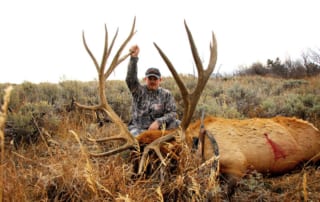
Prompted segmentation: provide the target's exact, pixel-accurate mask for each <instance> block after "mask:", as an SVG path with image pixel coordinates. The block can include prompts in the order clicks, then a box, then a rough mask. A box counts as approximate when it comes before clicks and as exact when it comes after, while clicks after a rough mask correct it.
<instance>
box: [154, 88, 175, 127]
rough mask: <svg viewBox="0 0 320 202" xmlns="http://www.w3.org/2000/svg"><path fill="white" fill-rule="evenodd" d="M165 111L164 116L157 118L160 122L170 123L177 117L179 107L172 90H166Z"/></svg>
mask: <svg viewBox="0 0 320 202" xmlns="http://www.w3.org/2000/svg"><path fill="white" fill-rule="evenodd" d="M164 107H165V113H164V115H163V116H162V117H159V118H157V121H158V122H159V123H160V124H163V123H165V124H169V123H171V122H173V121H175V120H176V118H177V107H176V102H175V100H174V97H173V96H172V94H171V92H169V91H166V92H165V106H164Z"/></svg>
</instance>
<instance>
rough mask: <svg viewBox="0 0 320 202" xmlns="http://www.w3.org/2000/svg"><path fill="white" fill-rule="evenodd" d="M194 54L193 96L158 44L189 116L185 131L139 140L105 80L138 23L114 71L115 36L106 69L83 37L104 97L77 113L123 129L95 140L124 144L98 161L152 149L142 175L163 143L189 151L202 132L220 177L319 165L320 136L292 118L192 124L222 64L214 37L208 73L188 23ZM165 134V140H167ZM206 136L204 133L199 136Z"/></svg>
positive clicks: (154, 133)
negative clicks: (109, 96)
mask: <svg viewBox="0 0 320 202" xmlns="http://www.w3.org/2000/svg"><path fill="white" fill-rule="evenodd" d="M185 28H186V31H187V35H188V39H189V43H190V47H191V52H192V55H193V58H194V61H195V65H196V68H197V72H198V75H197V78H198V81H197V85H196V86H195V88H194V89H193V90H192V91H191V92H190V90H189V89H187V88H186V86H185V85H184V83H183V81H182V79H181V78H180V76H179V74H178V73H177V72H176V70H175V68H174V66H173V65H172V63H171V62H170V60H169V59H168V57H167V56H166V55H165V54H164V52H163V51H162V50H161V49H160V48H159V47H158V46H157V44H154V45H155V47H156V49H157V50H158V52H159V54H160V56H161V57H162V59H163V60H164V62H165V63H166V65H167V66H168V68H169V70H170V71H171V73H172V75H173V77H174V79H175V80H176V83H177V85H178V87H179V89H180V91H181V94H182V98H183V103H184V111H183V117H182V121H181V124H180V127H179V128H178V129H176V130H174V131H165V132H163V131H157V130H155V131H146V132H144V133H142V134H140V135H139V136H137V137H136V138H134V137H133V136H132V135H131V134H130V133H129V131H128V129H127V128H126V126H125V124H124V123H123V122H122V121H121V119H120V117H119V116H118V115H117V114H116V113H115V112H114V111H113V110H112V108H111V107H110V106H109V104H108V103H107V100H106V96H105V87H104V86H105V80H106V79H107V78H108V76H109V75H110V74H111V72H112V71H113V70H114V69H115V68H116V66H118V64H120V63H121V62H122V61H124V59H125V58H127V57H128V54H126V55H125V56H123V57H121V58H120V55H121V52H122V50H123V49H124V47H125V45H126V44H127V43H128V42H129V41H130V39H131V38H132V36H133V35H134V33H135V31H134V29H135V20H134V23H133V26H132V29H131V32H130V34H129V36H128V38H127V39H126V40H125V42H124V43H123V44H122V45H121V47H120V49H119V50H118V52H117V53H116V55H115V58H114V59H113V62H112V63H111V65H110V67H109V69H108V70H107V71H105V65H106V60H107V58H108V56H109V54H110V51H111V49H112V46H113V44H114V40H115V38H116V36H117V34H116V35H115V37H114V39H113V41H112V43H111V46H110V48H108V40H107V39H108V37H107V34H108V33H107V31H106V38H105V39H106V41H105V50H104V56H103V59H102V62H101V65H100V66H99V64H98V63H97V61H96V59H95V58H94V56H93V54H92V53H91V51H90V50H89V48H88V46H87V44H86V42H85V39H84V37H83V41H84V45H85V47H86V50H87V51H88V53H89V55H90V57H91V58H92V60H93V61H94V64H95V65H96V69H97V71H98V75H99V97H100V104H99V105H97V106H84V105H81V104H80V103H77V102H74V104H75V105H76V106H77V107H81V108H85V109H90V110H102V111H105V112H106V113H107V114H108V115H109V116H110V118H111V119H112V120H113V122H114V123H116V124H118V125H119V128H120V133H119V134H117V135H116V136H112V137H107V138H103V139H95V140H93V141H95V142H105V141H111V140H124V141H125V144H124V145H122V146H120V147H119V148H116V149H112V150H109V151H107V152H101V153H91V155H93V156H108V155H112V154H115V153H118V152H121V151H124V150H127V149H135V150H139V148H140V146H139V145H141V144H147V146H146V148H145V149H144V154H143V155H142V158H141V161H140V166H139V171H138V172H139V173H141V172H143V167H144V166H143V165H144V163H145V159H146V156H147V155H148V151H149V150H154V151H155V152H156V154H157V155H158V157H159V158H160V159H161V160H162V162H164V160H163V156H162V153H161V152H160V148H161V147H162V143H164V142H168V141H171V142H173V141H175V140H176V139H177V138H179V139H181V140H183V141H186V142H187V145H188V146H189V148H191V147H192V144H193V143H192V142H193V138H196V137H198V136H199V131H201V130H202V131H203V128H202V127H204V128H205V129H204V130H205V131H206V134H207V136H206V138H204V141H203V142H202V144H203V145H201V148H202V149H203V156H202V157H203V159H204V160H208V159H211V158H212V156H213V155H214V152H213V150H214V149H217V148H213V145H214V144H212V141H210V140H209V139H210V138H208V137H211V138H212V137H213V139H215V142H216V143H217V147H219V158H218V159H219V163H220V172H221V173H226V174H230V175H232V176H236V177H242V176H243V175H244V174H245V173H246V172H247V171H248V170H257V171H258V172H261V173H283V172H287V171H289V170H291V169H293V168H294V167H295V166H297V165H298V164H299V163H301V162H304V161H309V160H312V161H318V160H319V159H320V132H319V130H318V129H317V128H315V127H314V126H313V125H312V124H310V123H308V122H306V121H303V120H300V119H296V118H289V117H275V118H270V119H262V118H255V119H246V120H235V119H223V118H218V117H211V116H208V117H207V118H206V119H205V120H204V121H203V124H200V120H199V121H196V122H194V123H192V124H190V123H191V119H192V116H193V113H194V111H195V108H196V106H197V103H198V100H199V98H200V96H201V93H202V91H203V89H204V88H205V86H206V83H207V81H208V79H209V78H210V75H211V74H212V72H213V70H214V67H215V64H216V60H217V44H216V39H215V36H214V34H213V33H212V43H211V45H210V58H209V63H208V67H207V69H204V68H203V65H202V60H201V59H200V57H199V54H198V51H197V49H196V46H195V43H194V41H193V37H192V35H191V32H190V30H189V28H188V26H187V24H186V23H185ZM164 134H165V135H164ZM200 135H201V133H200Z"/></svg>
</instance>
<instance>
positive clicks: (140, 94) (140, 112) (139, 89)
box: [126, 57, 177, 129]
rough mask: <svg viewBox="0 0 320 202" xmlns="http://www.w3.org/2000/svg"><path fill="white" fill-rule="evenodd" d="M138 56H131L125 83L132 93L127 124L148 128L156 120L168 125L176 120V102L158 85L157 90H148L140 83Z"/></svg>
mask: <svg viewBox="0 0 320 202" xmlns="http://www.w3.org/2000/svg"><path fill="white" fill-rule="evenodd" d="M137 63H138V58H137V57H131V59H130V62H129V65H128V71H127V77H126V83H127V86H128V88H129V90H130V92H131V94H132V120H131V122H130V124H129V125H134V126H135V127H137V128H140V129H148V128H149V125H150V124H151V123H152V122H154V121H155V120H157V121H158V122H159V124H160V125H162V124H166V125H167V126H168V125H170V123H171V122H173V121H175V120H176V117H177V112H176V110H177V109H176V104H175V100H174V97H173V96H172V94H171V92H170V91H169V90H167V89H164V88H161V87H159V88H158V89H157V90H155V91H153V90H148V88H147V86H146V85H141V84H140V82H139V80H138V77H137V68H138V65H137Z"/></svg>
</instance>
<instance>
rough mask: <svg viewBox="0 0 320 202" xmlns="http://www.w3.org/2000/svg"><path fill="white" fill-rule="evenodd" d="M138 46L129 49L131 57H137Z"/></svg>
mask: <svg viewBox="0 0 320 202" xmlns="http://www.w3.org/2000/svg"><path fill="white" fill-rule="evenodd" d="M139 51H140V49H139V46H138V45H134V46H132V47H131V48H130V55H131V57H138V55H139Z"/></svg>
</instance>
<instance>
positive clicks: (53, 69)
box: [0, 0, 320, 83]
mask: <svg viewBox="0 0 320 202" xmlns="http://www.w3.org/2000/svg"><path fill="white" fill-rule="evenodd" d="M318 2H319V1H317V0H299V1H298V0H205V1H204V0H197V1H195V0H193V1H191V0H181V1H178V0H176V1H173V0H161V1H151V0H143V1H142V0H135V1H133V0H115V1H107V0H104V1H102V0H101V1H98V0H91V1H89V0H87V1H86V0H51V1H50V0H2V1H1V3H0V69H1V71H0V83H4V82H10V83H21V82H23V81H30V82H34V83H39V82H59V81H61V80H64V79H68V80H69V79H72V80H81V81H91V80H94V79H96V78H97V73H96V70H95V67H94V65H93V62H92V61H91V58H90V57H89V55H88V54H87V52H86V51H85V48H84V46H83V43H82V31H83V30H84V31H85V35H86V40H87V43H88V45H89V47H90V48H91V50H92V52H93V53H94V55H95V56H96V58H97V59H98V60H100V59H101V55H102V50H103V44H104V24H106V25H107V27H108V30H109V38H112V37H113V35H114V33H115V30H116V29H117V28H119V35H118V38H117V42H118V43H116V45H117V46H116V48H118V47H119V43H120V42H122V41H123V40H124V39H125V38H126V37H127V35H128V34H129V31H130V28H131V26H132V22H133V19H134V16H136V30H137V33H136V35H135V36H134V38H133V40H132V41H131V42H130V43H129V46H128V47H127V49H126V50H128V49H129V48H130V46H131V45H133V44H138V45H139V46H140V48H141V51H140V55H139V56H140V57H139V58H140V59H139V77H140V78H142V77H143V75H144V72H145V70H146V69H147V68H148V67H151V66H154V67H158V68H160V69H161V71H162V73H163V75H165V76H168V75H170V73H169V71H168V69H167V67H166V65H165V64H164V62H163V61H162V59H161V58H160V56H159V54H158V53H157V51H156V49H155V48H154V46H153V42H156V43H157V44H158V45H159V46H160V47H161V48H162V50H164V51H165V53H166V54H167V55H168V57H169V58H170V60H171V62H172V63H173V64H174V66H175V67H176V68H177V69H178V72H180V73H193V66H194V65H193V64H194V63H193V60H192V56H191V52H190V48H189V44H188V41H187V35H186V32H185V29H184V25H183V21H184V20H186V22H187V24H188V25H189V28H190V29H191V31H192V33H193V37H194V40H195V42H196V44H197V47H198V51H199V54H200V56H201V57H202V58H203V61H204V63H205V66H206V65H207V62H208V59H209V43H210V41H211V33H212V31H213V32H214V33H215V35H216V38H217V41H218V62H217V66H216V70H217V69H218V67H219V66H221V68H220V73H224V72H228V73H230V72H232V71H234V70H236V69H237V68H238V66H239V65H250V64H252V63H253V62H257V61H260V62H262V63H265V62H266V60H267V59H275V58H276V57H280V58H282V59H285V58H288V57H290V58H291V59H294V58H297V57H300V56H301V53H302V52H303V51H305V50H306V49H307V48H319V47H320V26H319V19H320V18H319V12H320V9H319V8H320V7H319V5H318V4H319V3H318ZM127 64H128V60H127V61H125V62H124V63H122V64H121V65H120V66H119V67H118V68H117V69H116V70H115V72H114V73H113V74H112V76H111V78H110V79H121V80H124V79H125V74H126V69H127Z"/></svg>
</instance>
